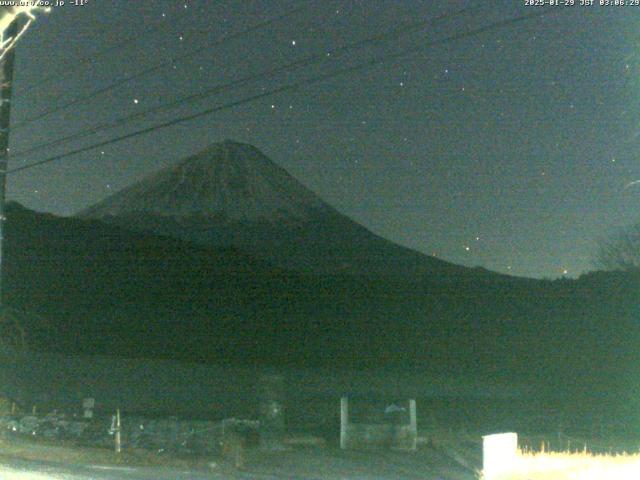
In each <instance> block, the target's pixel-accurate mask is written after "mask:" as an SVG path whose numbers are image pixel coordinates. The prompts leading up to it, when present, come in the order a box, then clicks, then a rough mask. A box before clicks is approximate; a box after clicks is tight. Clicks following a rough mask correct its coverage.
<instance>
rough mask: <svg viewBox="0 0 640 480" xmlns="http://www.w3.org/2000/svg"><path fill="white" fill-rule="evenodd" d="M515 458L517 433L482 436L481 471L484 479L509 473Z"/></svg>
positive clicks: (487, 479) (513, 465)
mask: <svg viewBox="0 0 640 480" xmlns="http://www.w3.org/2000/svg"><path fill="white" fill-rule="evenodd" d="M517 460H518V434H517V433H497V434H495V435H485V436H484V437H482V473H483V474H484V479H485V480H492V479H494V478H498V477H499V476H500V475H504V474H505V473H509V472H510V471H512V470H513V469H514V467H515V464H516V462H517Z"/></svg>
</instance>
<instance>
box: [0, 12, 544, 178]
mask: <svg viewBox="0 0 640 480" xmlns="http://www.w3.org/2000/svg"><path fill="white" fill-rule="evenodd" d="M553 11H556V10H555V9H554V8H547V9H544V10H537V11H536V12H534V13H530V14H528V15H522V16H520V17H515V18H511V19H508V20H503V21H500V22H494V23H492V24H489V25H485V26H483V27H479V28H476V29H472V30H467V31H466V32H462V33H458V34H455V35H450V36H448V37H445V38H441V39H438V40H434V41H431V42H426V43H424V44H422V45H420V46H418V47H410V48H407V49H404V50H402V51H401V52H397V53H394V54H390V55H385V56H382V57H379V58H373V59H370V60H367V61H366V62H361V63H359V64H357V65H353V66H350V67H344V68H340V69H336V70H334V71H332V72H328V73H325V74H322V75H317V76H315V77H312V78H308V79H305V80H301V81H298V82H294V83H291V84H288V85H284V86H281V87H277V88H274V89H271V90H268V91H266V92H262V93H259V94H256V95H252V96H250V97H246V98H244V99H241V100H237V101H234V102H229V103H226V104H223V105H219V106H216V107H212V108H209V109H206V110H203V111H201V112H198V113H194V114H191V115H186V116H183V117H180V118H177V119H173V120H170V121H167V122H163V123H160V124H157V125H154V126H151V127H146V128H143V129H140V130H136V131H134V132H130V133H127V134H125V135H121V136H119V137H115V138H112V139H110V140H105V141H103V142H99V143H96V144H93V145H89V146H86V147H82V148H79V149H76V150H72V151H70V152H66V153H63V154H60V155H54V156H52V157H49V158H46V159H44V160H39V161H37V162H34V163H31V164H29V165H24V166H22V167H17V168H13V169H11V170H9V171H8V172H7V173H8V174H10V173H11V174H12V173H17V172H21V171H25V170H28V169H31V168H34V167H37V166H40V165H44V164H46V163H51V162H54V161H58V160H62V159H64V158H67V157H70V156H72V155H77V154H79V153H83V152H87V151H90V150H94V149H96V148H99V147H104V146H107V145H110V144H113V143H117V142H121V141H123V140H127V139H130V138H134V137H137V136H140V135H144V134H147V133H151V132H154V131H157V130H160V129H164V128H168V127H171V126H174V125H178V124H180V123H183V122H188V121H191V120H195V119H197V118H201V117H204V116H208V115H211V114H213V113H216V112H219V111H221V110H227V109H230V108H233V107H237V106H239V105H243V104H245V103H249V102H253V101H255V100H259V99H261V98H266V97H269V96H271V95H274V94H278V93H282V92H285V91H290V90H296V89H298V88H300V87H303V86H306V85H311V84H314V83H319V82H322V81H324V80H328V79H331V78H334V77H337V76H340V75H344V74H346V73H353V72H357V71H360V70H364V69H367V68H371V67H373V66H376V65H379V64H381V63H384V62H387V61H389V60H394V59H397V58H400V57H403V56H406V55H408V54H412V53H416V52H418V51H419V50H421V49H423V48H425V47H426V48H429V47H433V46H436V45H441V44H444V43H448V42H452V41H456V40H462V39H465V38H469V37H473V36H476V35H480V34H482V33H486V32H489V31H491V30H496V29H500V28H505V27H509V26H511V25H515V24H517V23H520V22H524V21H528V20H531V19H534V18H539V17H542V16H544V15H547V14H549V13H551V12H553Z"/></svg>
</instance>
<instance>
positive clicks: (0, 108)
mask: <svg viewBox="0 0 640 480" xmlns="http://www.w3.org/2000/svg"><path fill="white" fill-rule="evenodd" d="M17 34H18V21H17V20H14V21H13V22H12V23H11V25H10V26H9V27H8V28H7V31H6V33H5V36H6V37H15V36H16V35H17ZM14 63H15V49H14V48H10V49H9V50H8V51H7V52H6V54H5V55H4V56H3V57H2V59H0V308H2V307H4V292H5V284H4V275H3V271H4V257H5V256H4V249H5V242H4V237H5V221H6V211H5V199H6V190H7V167H8V164H9V132H10V128H9V127H10V120H11V92H12V90H13V65H14Z"/></svg>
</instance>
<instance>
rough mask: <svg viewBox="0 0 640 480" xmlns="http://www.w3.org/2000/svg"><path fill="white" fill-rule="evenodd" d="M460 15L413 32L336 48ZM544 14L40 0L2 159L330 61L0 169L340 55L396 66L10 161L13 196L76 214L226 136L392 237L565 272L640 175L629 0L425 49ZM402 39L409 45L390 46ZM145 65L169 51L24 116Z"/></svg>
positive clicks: (620, 210)
mask: <svg viewBox="0 0 640 480" xmlns="http://www.w3.org/2000/svg"><path fill="white" fill-rule="evenodd" d="M67 3H69V2H67ZM576 3H579V0H576ZM596 3H598V1H596ZM185 6H186V8H185ZM464 8H468V10H467V11H466V12H465V13H464V14H460V15H452V16H451V15H450V16H445V17H443V18H441V19H440V20H439V21H436V22H433V23H431V24H429V25H427V26H425V28H423V29H420V30H412V31H411V32H409V33H407V34H406V35H395V36H394V35H391V36H388V37H386V39H385V40H382V41H379V42H377V43H369V44H367V45H366V46H364V47H363V48H359V49H352V50H349V51H347V52H346V53H343V54H342V55H339V54H338V52H336V53H335V54H333V55H331V52H334V51H335V49H336V48H339V47H341V46H342V45H345V44H349V43H353V42H357V41H359V40H361V39H364V38H367V37H370V36H375V35H377V34H381V33H384V32H388V31H390V30H393V29H398V28H399V29H400V30H401V31H402V30H405V31H406V30H407V29H408V27H407V25H415V23H416V22H418V21H422V20H425V21H426V20H428V19H432V18H436V17H438V16H442V15H445V14H447V12H454V11H458V10H460V9H464ZM540 8H542V7H526V6H524V0H522V1H520V0H518V1H510V0H506V1H501V0H495V1H479V2H475V3H474V2H465V1H448V2H434V1H418V0H405V1H398V0H389V1H381V0H375V1H374V0H367V1H357V2H354V1H352V0H338V1H331V0H322V1H316V2H305V1H291V0H288V1H284V0H283V1H280V0H271V1H255V0H243V1H237V0H235V1H230V0H227V1H216V2H212V1H211V0H197V1H196V0H189V1H182V2H177V1H171V0H146V1H135V2H134V1H130V2H124V1H121V0H88V4H87V5H85V6H82V7H74V6H69V5H66V6H64V7H58V8H54V9H53V11H52V12H51V13H50V14H48V15H46V16H40V17H39V20H38V22H37V23H36V24H34V26H33V27H32V28H31V29H30V30H29V31H28V32H27V34H26V35H25V36H24V37H23V38H22V40H21V42H20V44H19V46H18V48H17V51H16V53H17V57H16V71H15V87H14V99H13V112H12V122H13V125H14V126H15V129H14V130H13V131H12V136H11V151H12V154H16V155H17V153H18V152H20V151H22V150H25V149H29V148H32V147H34V146H36V145H39V144H42V143H45V142H49V141H52V140H56V139H58V138H61V137H65V136H67V135H70V134H73V133H75V132H77V131H80V130H84V129H86V128H89V127H91V126H94V125H98V124H102V123H104V122H108V121H110V120H113V119H117V118H120V117H123V116H126V115H130V114H133V113H136V112H138V111H143V110H146V109H148V108H151V107H154V106H157V105H160V104H162V103H166V102H170V101H172V100H175V99H177V98H180V97H183V96H185V95H188V94H190V93H195V92H199V91H202V90H205V89H207V88H211V87H213V86H215V85H217V84H221V83H228V82H231V81H234V80H237V79H241V78H243V77H246V76H248V75H252V74H256V73H259V72H262V71H266V70H269V69H273V68H274V67H277V66H280V65H286V64H288V63H291V62H293V61H295V60H297V59H301V58H304V57H306V56H309V55H313V54H320V56H321V57H322V58H323V60H322V61H320V60H318V61H316V62H314V63H312V64H311V65H309V66H307V67H306V68H300V69H297V70H295V71H291V72H288V73H284V74H280V75H277V76H274V77H267V76H263V78H260V79H259V80H258V81H253V82H250V83H247V84H244V85H241V86H238V87H237V88H233V89H228V90H226V91H224V92H222V93H220V94H219V95H215V96H211V97H209V98H205V99H202V100H200V101H198V102H195V103H191V104H185V105H183V106H181V107H180V108H177V109H173V110H171V111H165V112H162V113H159V114H156V115H152V116H149V117H148V118H144V119H142V120H138V121H136V122H132V123H127V124H125V125H122V126H119V127H117V128H113V129H110V130H105V131H102V132H100V133H98V134H96V135H93V136H90V137H87V138H83V139H80V140H77V141H75V142H71V143H68V144H64V145H59V146H57V147H55V148H47V149H44V150H42V151H38V152H34V153H32V154H30V155H28V156H23V157H16V158H13V159H12V160H11V162H10V168H16V167H20V166H22V165H25V164H28V163H31V162H35V161H38V160H42V159H45V158H47V157H49V156H51V155H54V154H58V153H64V152H67V151H69V150H73V149H77V148H80V147H82V146H85V145H91V144H93V143H98V142H100V141H103V140H107V139H110V138H113V137H116V136H119V135H122V134H125V133H127V132H130V131H133V130H136V129H139V128H142V127H145V126H150V125H153V124H156V123H159V122H162V121H165V120H168V119H173V118H177V117H179V116H184V115H187V114H189V113H192V112H197V111H200V110H204V109H206V108H210V107H212V106H216V105H223V104H226V103H229V102H233V101H237V100H241V99H243V98H246V97H250V96H252V95H256V94H259V93H261V92H265V91H269V90H270V89H273V88H278V87H279V86H282V85H286V84H288V83H292V82H297V81H300V80H303V79H305V78H310V77H313V76H316V75H318V74H322V73H326V72H329V71H331V70H332V69H338V68H341V67H345V66H349V65H355V64H358V63H360V62H363V61H366V60H368V59H373V58H377V57H384V56H386V57H389V59H388V60H387V61H384V62H382V63H380V64H378V65H375V66H373V67H372V68H367V69H361V70H358V71H353V72H350V73H347V74H343V75H339V76H335V77H334V78H331V79H327V80H324V81H322V82H320V83H315V84H309V85H306V86H303V87H302V88H298V89H296V90H292V91H285V92H280V93H277V94H274V95H272V96H269V97H266V98H261V99H259V100H256V101H253V102H248V103H243V104H240V105H238V106H236V107H234V108H229V109H225V110H222V111H219V112H217V113H214V114H213V115H209V116H206V117H203V118H199V119H197V120H194V121H191V122H186V123H183V124H180V125H177V126H174V127H171V128H167V129H162V130H158V131H156V132H153V133H151V134H147V135H143V136H138V137H136V138H132V139H129V140H125V141H122V142H119V143H114V144H111V145H108V146H106V147H103V148H98V149H95V150H93V151H90V152H86V153H82V154H78V155H75V156H72V157H68V158H65V159H63V160H60V161H57V162H51V163H48V164H46V165H42V166H40V167H37V168H32V169H28V170H24V171H22V172H18V173H15V174H13V175H11V176H10V177H9V180H8V182H9V186H8V188H9V198H10V199H13V200H17V201H19V202H20V203H22V204H24V205H25V206H27V207H29V208H32V209H35V210H38V211H47V212H52V213H55V214H59V215H72V214H74V213H75V212H77V211H78V210H80V209H82V208H84V207H86V206H88V205H90V204H93V203H95V202H96V201H98V200H100V199H102V198H104V197H105V196H107V195H109V194H111V193H113V192H116V191H117V190H119V189H121V188H123V187H125V186H127V185H129V184H130V183H132V182H135V181H136V180H138V179H140V178H142V177H144V176H146V175H147V174H149V173H150V172H152V171H154V170H157V169H159V168H162V167H164V166H166V165H169V164H171V163H173V162H175V161H177V160H178V159H180V158H183V157H184V156H187V155H189V154H193V153H196V152H198V151H199V150H201V149H203V148H204V147H206V146H207V145H209V144H211V143H214V142H217V141H221V140H224V139H234V140H238V141H242V142H247V143H251V144H253V145H255V146H256V147H258V148H259V149H261V150H262V151H263V152H264V153H265V154H267V155H268V156H269V157H270V158H272V159H273V160H274V161H276V162H277V163H278V164H279V165H281V166H282V167H284V168H285V169H287V170H288V171H289V172H290V173H291V174H292V175H294V176H295V177H296V178H298V179H299V180H300V181H301V182H303V183H304V184H305V185H306V186H308V187H309V188H311V189H312V190H314V191H315V192H316V193H318V194H319V195H320V196H321V197H322V198H323V199H324V200H326V201H327V202H328V203H330V204H331V205H333V206H334V207H336V208H337V209H338V210H340V211H341V212H343V213H345V214H347V215H348V216H350V217H352V218H353V219H355V220H356V221H358V222H360V223H362V224H363V225H365V226H366V227H368V228H369V229H370V230H372V231H374V232H375V233H378V234H380V235H382V236H383V237H386V238H388V239H391V240H393V241H395V242H397V243H400V244H402V245H406V246H409V247H412V248H414V249H416V250H419V251H422V252H425V253H428V254H432V255H437V256H438V257H439V258H443V259H447V260H450V261H452V262H455V263H460V264H464V265H469V266H477V265H478V266H483V267H486V268H488V269H492V270H497V271H500V272H505V273H511V274H514V275H523V276H533V277H550V278H556V277H560V276H563V275H566V276H577V275H579V274H580V273H583V272H585V271H588V270H591V269H592V268H593V266H592V258H593V256H594V252H595V248H596V244H597V241H598V239H599V238H601V237H603V236H605V235H607V234H609V233H610V232H611V231H612V230H613V229H615V228H617V227H620V226H624V225H628V224H631V223H634V222H636V221H638V220H639V217H640V216H639V213H640V185H632V186H630V187H629V188H626V189H625V185H627V184H629V183H630V182H633V181H635V180H638V179H640V162H638V158H637V152H638V150H639V149H640V82H639V81H638V78H639V74H640V7H613V6H611V7H601V6H593V7H583V6H574V7H569V8H564V7H557V8H555V9H554V10H553V11H552V13H550V14H548V15H545V16H543V17H540V18H534V19H531V20H529V21H526V22H520V23H516V24H513V25H511V26H507V27H505V28H500V29H493V30H487V31H485V32H483V33H481V34H477V35H470V36H468V37H466V38H463V39H459V40H455V41H450V42H443V43H440V44H438V45H433V46H430V45H429V43H430V42H433V41H435V40H438V39H442V38H446V37H448V36H451V35H456V34H459V33H463V32H465V31H468V30H475V29H478V28H480V27H483V26H485V25H491V24H493V23H495V22H502V21H504V20H507V19H509V18H515V17H518V16H521V15H527V14H531V13H534V12H535V11H536V9H540ZM296 9H297V10H296ZM292 10H296V11H295V12H294V13H292V14H290V15H289V16H288V17H286V18H285V19H283V20H281V21H276V22H273V23H272V24H270V25H268V26H265V27H264V28H262V29H259V30H254V31H252V32H251V33H248V34H246V35H236V36H235V38H233V39H232V40H227V41H224V42H217V44H215V45H211V46H207V45H208V44H210V43H213V42H214V41H216V39H220V38H223V37H224V36H226V35H227V36H228V35H230V34H234V33H237V32H241V31H243V30H246V29H247V28H250V27H252V26H254V25H257V24H259V23H261V22H264V21H265V20H268V19H270V18H273V17H277V16H279V15H283V14H285V13H288V12H291V11H292ZM156 27H157V28H156ZM150 29H152V31H151V32H150V33H149V30H150ZM132 36H136V37H137V38H136V39H135V40H132V41H130V42H125V43H124V45H123V41H124V40H126V39H128V38H131V37H132ZM203 47H206V48H203ZM198 48H200V49H201V51H200V52H199V53H196V54H193V55H191V56H189V57H188V58H186V59H183V60H181V59H179V58H178V57H180V56H183V55H186V54H188V52H191V51H193V50H195V49H198ZM105 49H107V50H108V51H106V52H105ZM405 49H411V50H412V53H410V54H408V55H404V56H396V57H395V58H394V54H395V53H398V52H401V51H403V50H405ZM327 53H329V55H327ZM96 54H97V55H96ZM94 55H96V56H95V58H94V60H93V61H91V62H86V61H84V59H87V58H92V57H93V56H94ZM172 60H175V62H174V61H172ZM159 63H165V64H166V66H165V67H164V68H162V69H159V70H157V71H156V72H154V73H153V74H149V75H145V76H143V77H141V78H138V79H137V80H135V81H131V82H128V83H126V84H123V85H121V86H120V87H119V88H117V89H114V90H111V91H107V92H105V93H104V94H102V95H97V96H95V97H94V98H93V99H92V100H91V101H83V102H78V103H77V104H75V105H73V106H71V107H69V108H67V109H64V110H60V111H58V112H56V113H54V114H52V115H49V116H46V117H43V118H40V119H39V120H35V121H33V120H30V119H33V118H34V117H37V116H40V114H41V112H44V111H47V110H49V109H52V108H54V107H57V106H59V105H63V104H65V103H67V102H69V101H71V100H73V99H74V98H77V97H84V96H86V95H88V94H90V93H91V92H93V91H95V90H98V89H100V88H104V87H105V86H108V85H109V84H110V83H112V82H114V81H116V80H119V79H122V78H125V77H128V76H131V75H132V74H135V73H136V72H140V71H142V70H145V69H146V68H149V67H152V66H154V65H157V64H159Z"/></svg>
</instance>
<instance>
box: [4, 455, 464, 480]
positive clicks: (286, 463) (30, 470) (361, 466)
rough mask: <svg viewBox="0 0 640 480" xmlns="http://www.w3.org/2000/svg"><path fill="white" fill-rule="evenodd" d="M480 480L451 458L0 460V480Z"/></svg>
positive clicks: (362, 456) (283, 457)
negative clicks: (242, 462)
mask: <svg viewBox="0 0 640 480" xmlns="http://www.w3.org/2000/svg"><path fill="white" fill-rule="evenodd" d="M398 478H403V479H406V480H425V479H429V480H475V479H476V478H477V477H476V475H475V474H474V472H473V469H470V468H468V467H462V466H461V465H460V464H458V463H457V462H455V461H452V459H451V458H450V457H449V456H448V455H443V454H439V455H438V454H437V452H431V454H430V455H420V454H403V453H393V452H342V451H340V450H335V449H334V450H331V449H326V450H306V451H291V452H282V453H280V454H278V455H273V456H271V457H268V456H267V457H265V456H263V457H261V459H260V461H253V462H251V469H250V471H249V470H243V471H240V470H236V469H234V468H232V467H231V466H225V465H216V466H214V467H213V468H211V469H208V470H205V469H204V468H203V469H201V470H193V471H185V470H174V469H169V468H163V467H125V466H99V465H68V466H67V465H62V464H59V463H53V462H42V461H31V460H19V459H14V458H12V457H0V480H277V479H296V480H343V479H349V480H391V479H398Z"/></svg>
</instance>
